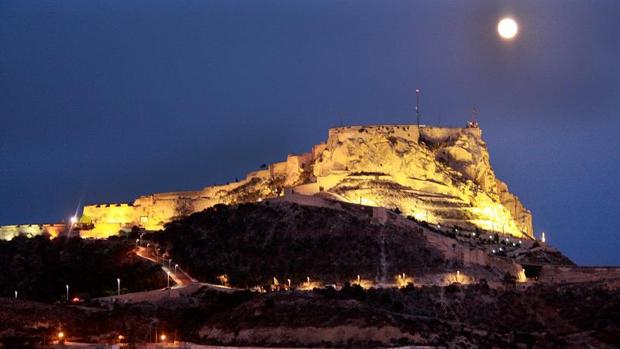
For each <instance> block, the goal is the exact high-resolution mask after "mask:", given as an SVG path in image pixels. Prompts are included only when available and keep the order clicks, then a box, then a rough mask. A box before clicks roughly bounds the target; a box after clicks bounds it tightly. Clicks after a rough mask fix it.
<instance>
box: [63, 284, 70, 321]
mask: <svg viewBox="0 0 620 349" xmlns="http://www.w3.org/2000/svg"><path fill="white" fill-rule="evenodd" d="M65 288H67V303H69V285H68V284H67V285H65ZM61 333H62V332H61Z"/></svg>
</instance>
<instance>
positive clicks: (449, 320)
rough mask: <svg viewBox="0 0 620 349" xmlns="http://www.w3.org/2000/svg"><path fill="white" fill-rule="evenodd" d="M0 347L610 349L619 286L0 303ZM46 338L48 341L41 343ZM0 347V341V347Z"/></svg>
mask: <svg viewBox="0 0 620 349" xmlns="http://www.w3.org/2000/svg"><path fill="white" fill-rule="evenodd" d="M0 309H2V311H1V312H0V348H11V349H14V348H20V347H28V345H29V344H36V343H42V340H43V338H51V337H52V336H53V334H55V333H56V332H57V331H58V329H59V328H62V329H63V330H64V331H65V333H66V334H67V337H68V339H69V340H72V341H81V342H89V341H90V342H93V341H97V342H102V341H103V342H114V340H115V339H116V338H117V336H118V335H119V334H123V335H124V336H125V337H126V340H127V341H129V342H144V341H147V340H149V339H151V338H153V337H154V335H155V331H157V332H158V333H167V334H168V335H169V337H170V338H173V339H177V340H183V341H190V342H195V343H205V344H207V343H208V344H223V345H235V346H265V347H305V348H307V347H356V348H373V347H393V346H403V345H424V346H429V347H430V348H476V347H477V348H617V344H618V343H620V335H619V334H620V327H619V326H620V325H619V322H618V314H619V313H620V293H618V289H617V288H616V289H609V288H604V287H597V286H593V285H588V284H580V285H566V286H542V285H541V286H535V287H532V288H529V289H527V290H521V291H519V290H515V289H512V288H508V289H499V290H494V289H489V288H487V287H485V286H484V285H473V286H467V287H464V286H463V287H457V286H450V287H445V288H440V287H423V288H403V289H373V290H363V289H362V288H360V287H345V288H344V289H342V290H341V291H333V290H321V291H311V292H277V293H267V294H259V293H249V292H239V293H233V294H219V293H215V292H213V291H202V290H200V291H198V292H197V293H195V294H194V295H191V296H188V297H185V298H177V299H167V300H164V301H162V302H160V303H158V304H126V305H123V304H119V305H116V306H115V307H114V308H113V309H107V308H97V307H94V306H81V307H65V306H60V305H45V304H40V303H34V302H27V301H13V300H10V299H0ZM48 340H49V339H48ZM3 344H4V346H3Z"/></svg>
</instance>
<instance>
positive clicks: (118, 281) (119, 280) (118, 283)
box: [116, 278, 121, 296]
mask: <svg viewBox="0 0 620 349" xmlns="http://www.w3.org/2000/svg"><path fill="white" fill-rule="evenodd" d="M116 285H117V289H118V295H119V296H120V295H121V279H120V278H116Z"/></svg>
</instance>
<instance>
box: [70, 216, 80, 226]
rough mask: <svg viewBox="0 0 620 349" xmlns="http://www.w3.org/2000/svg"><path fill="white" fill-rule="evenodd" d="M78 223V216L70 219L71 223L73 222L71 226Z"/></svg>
mask: <svg viewBox="0 0 620 349" xmlns="http://www.w3.org/2000/svg"><path fill="white" fill-rule="evenodd" d="M77 221H78V218H77V216H71V218H69V222H71V225H75V223H77Z"/></svg>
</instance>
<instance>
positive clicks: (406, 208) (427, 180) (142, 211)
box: [84, 125, 532, 237]
mask: <svg viewBox="0 0 620 349" xmlns="http://www.w3.org/2000/svg"><path fill="white" fill-rule="evenodd" d="M286 190H294V191H295V192H297V193H301V194H305V195H321V196H328V197H332V198H334V199H337V200H342V201H346V202H352V203H359V204H362V205H368V206H382V207H388V208H394V209H398V210H399V211H400V212H402V214H404V215H411V216H414V217H415V218H416V219H418V220H421V221H427V222H431V223H433V224H441V225H444V226H446V225H447V226H457V227H460V228H462V229H475V228H479V229H483V230H487V231H495V232H499V233H501V232H504V233H506V234H510V235H513V236H518V237H521V236H532V219H531V214H530V212H529V211H528V210H527V209H526V208H525V207H524V206H523V205H522V204H521V202H520V201H519V200H518V198H517V197H516V196H514V195H513V194H511V193H510V192H509V191H508V187H507V186H506V184H505V183H503V182H502V181H500V180H499V179H497V178H496V177H495V173H494V172H493V169H492V167H491V164H490V160H489V153H488V151H487V148H486V144H485V143H484V141H483V140H482V136H481V131H480V129H478V128H437V127H421V128H420V129H418V127H417V126H415V125H377V126H350V127H340V128H333V129H330V130H329V136H328V139H327V142H326V143H321V144H319V145H316V146H315V147H313V149H312V151H311V152H309V153H305V154H301V155H289V156H288V157H287V160H286V161H284V162H280V163H275V164H271V165H269V166H266V167H265V168H264V169H261V170H259V171H255V172H252V173H250V174H249V175H248V176H247V177H246V178H245V179H243V180H241V181H237V182H233V183H228V184H225V185H218V186H210V187H206V188H204V189H203V190H201V191H195V192H179V193H165V194H153V195H148V196H143V197H140V198H138V199H137V200H136V201H135V202H134V203H133V205H129V206H124V207H123V210H124V211H123V215H122V217H120V216H119V215H111V214H110V212H109V211H110V210H113V209H115V208H114V205H108V206H106V205H98V206H87V207H85V208H84V216H86V217H87V219H88V220H89V222H92V223H94V225H95V229H94V230H92V231H90V232H85V235H87V236H105V235H107V234H110V233H111V231H112V230H114V233H116V232H117V231H118V229H119V228H126V227H128V226H133V225H137V226H142V227H145V228H147V229H160V228H161V227H162V226H163V224H165V223H166V222H168V221H170V220H172V219H173V218H175V217H178V216H182V215H186V214H188V213H191V212H194V211H201V210H203V209H205V208H208V207H211V206H214V205H215V204H219V203H223V204H235V203H241V202H256V201H260V200H263V199H268V198H270V197H276V196H281V195H283V194H284V192H285V191H286ZM111 216H114V217H115V218H114V222H112V221H110V218H109V217H111ZM119 217H120V218H119ZM98 227H101V228H100V231H98V230H97V229H98Z"/></svg>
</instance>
